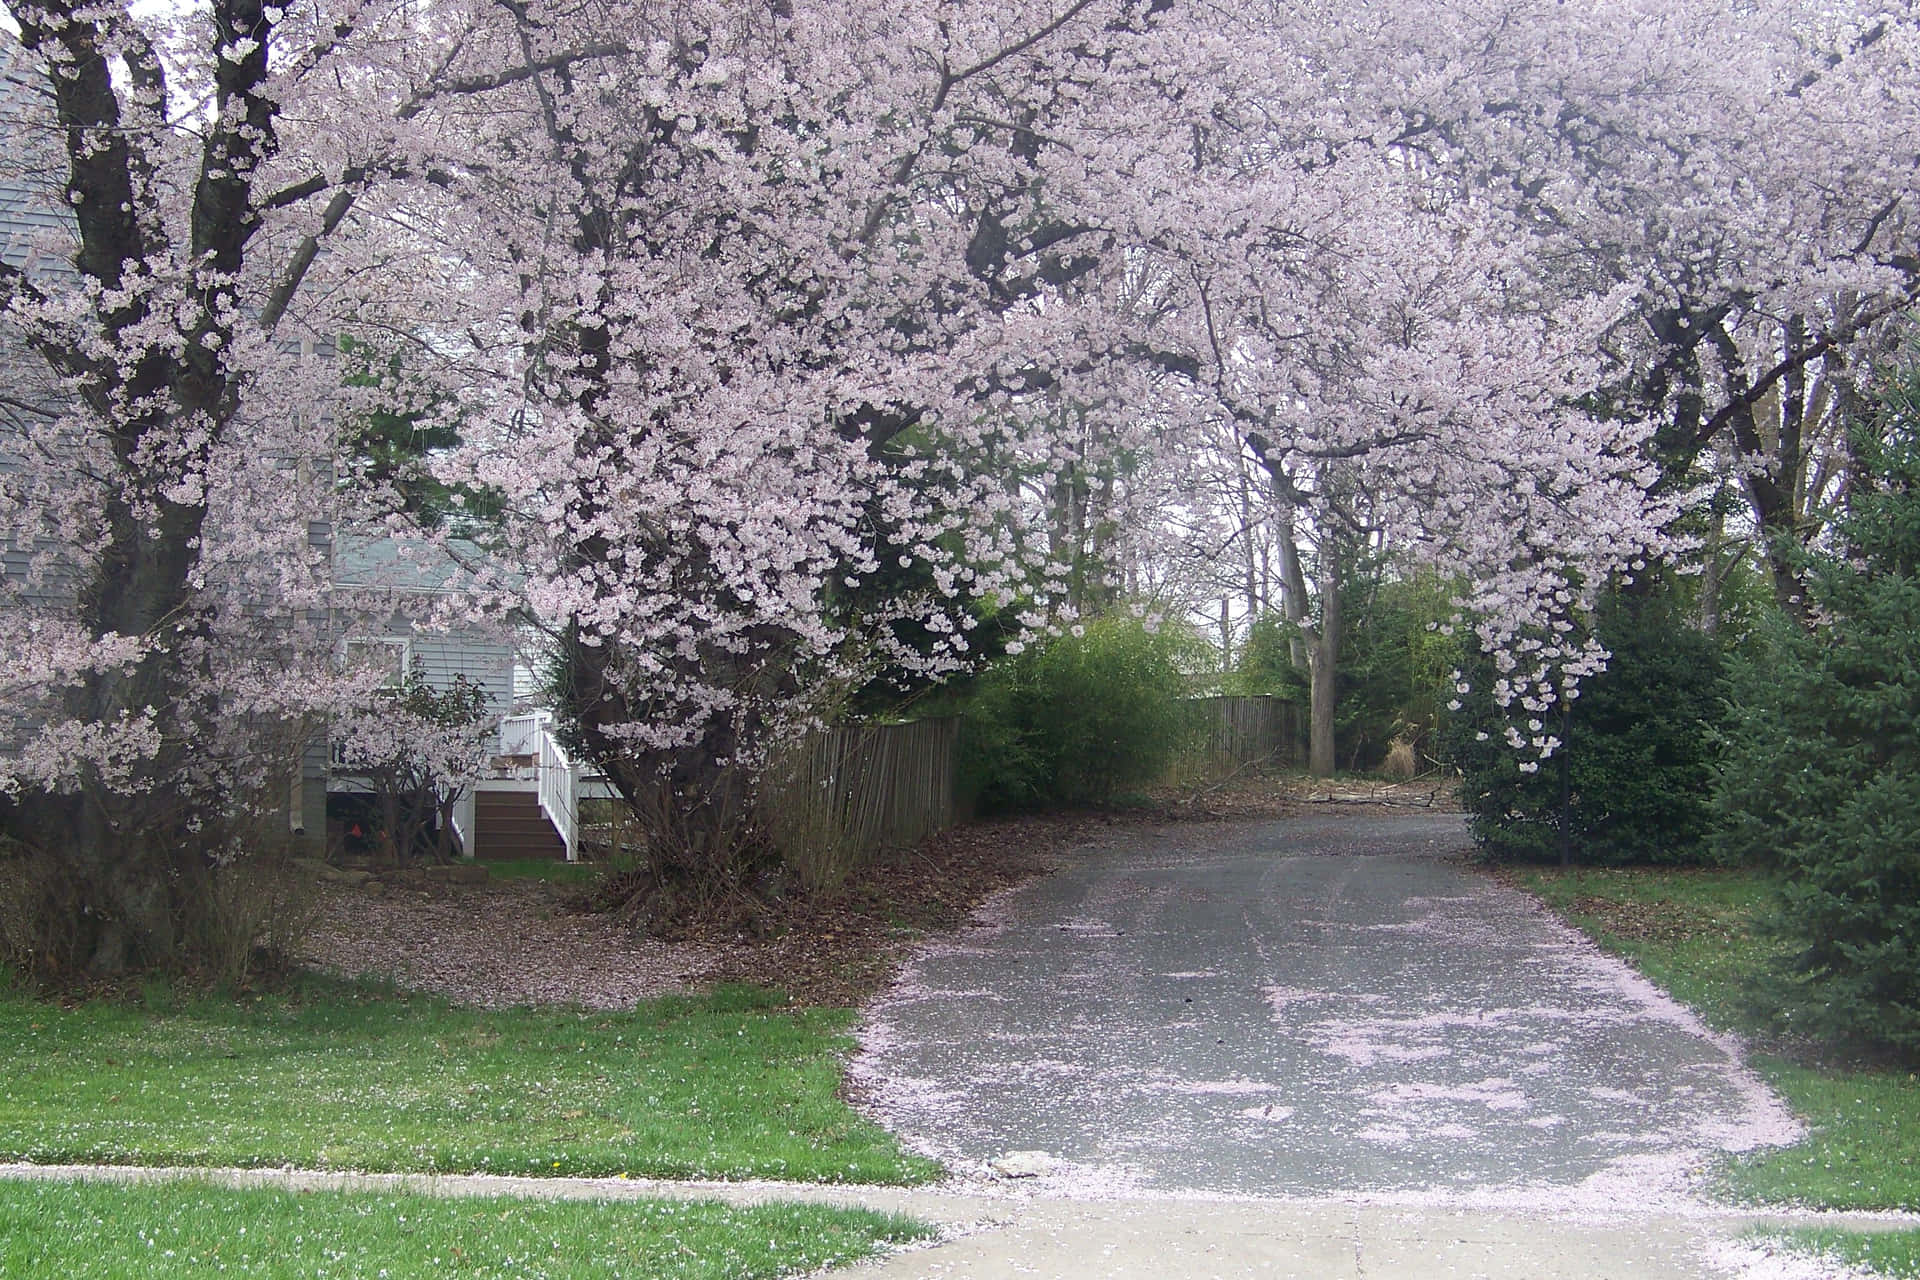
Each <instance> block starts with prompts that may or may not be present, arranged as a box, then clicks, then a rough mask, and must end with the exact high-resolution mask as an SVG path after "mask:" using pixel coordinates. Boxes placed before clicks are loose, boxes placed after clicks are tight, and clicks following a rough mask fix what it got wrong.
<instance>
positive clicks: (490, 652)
mask: <svg viewBox="0 0 1920 1280" xmlns="http://www.w3.org/2000/svg"><path fill="white" fill-rule="evenodd" d="M50 113H51V106H50V101H49V97H48V94H47V91H46V89H45V82H44V79H43V78H41V77H40V76H39V75H38V73H37V71H36V70H35V69H34V68H33V66H32V65H31V63H30V61H29V60H28V58H27V56H26V55H25V54H24V53H23V52H22V51H21V50H20V48H19V46H18V44H17V43H16V42H15V41H14V40H13V38H12V37H11V36H9V35H8V34H7V33H5V32H4V31H0V152H4V155H0V259H4V260H5V261H6V262H7V263H8V264H9V265H11V266H14V267H17V268H19V269H21V270H23V271H25V272H27V273H28V275H29V276H30V277H31V278H33V279H35V280H37V281H39V282H41V283H42V284H44V285H47V286H51V287H59V286H62V285H68V284H72V283H75V282H77V280H78V272H77V270H76V269H75V267H74V265H73V261H72V259H73V251H74V248H75V247H76V242H75V231H74V228H73V224H72V221H71V219H70V218H69V217H68V215H67V213H66V211H65V209H64V207H63V206H62V205H61V203H60V199H59V196H60V191H59V185H58V183H57V182H56V181H50V180H49V179H48V177H47V175H48V174H49V173H50V172H55V171H56V170H54V169H51V168H49V167H48V163H49V162H53V163H57V157H55V156H48V157H44V158H43V161H42V163H41V164H39V165H36V164H34V163H31V156H30V153H31V149H32V148H33V147H34V146H36V145H38V146H44V145H45V143H46V141H47V140H48V139H49V138H51V137H54V136H57V135H54V134H53V133H52V130H51V128H50V127H49V122H50V120H51V114H50ZM312 348H313V344H312V343H311V342H309V343H308V344H307V349H308V351H309V353H312ZM318 354H319V355H320V356H322V357H324V356H325V355H326V354H328V353H327V352H325V351H324V350H323V351H322V352H320V353H318ZM0 367H4V369H5V377H4V379H0V468H7V467H9V466H17V465H19V455H18V451H17V450H18V442H20V441H21V440H22V438H23V434H22V433H23V428H24V427H25V426H26V424H28V423H29V422H30V421H31V420H33V419H34V418H36V417H38V418H42V419H44V418H48V417H51V416H57V414H58V412H59V410H60V403H61V402H60V398H59V393H58V391H57V390H56V389H55V388H54V383H53V379H52V378H51V377H50V376H49V374H48V372H47V370H46V368H45V366H44V364H43V363H42V362H41V360H40V358H39V357H38V356H37V355H35V354H34V353H32V352H31V351H29V350H27V349H26V348H25V346H24V345H23V344H22V343H21V342H20V341H19V340H18V339H17V338H16V337H15V336H13V335H11V334H10V333H8V332H7V331H5V330H4V329H0ZM308 537H309V539H310V540H311V541H312V543H313V545H314V546H315V548H316V549H324V550H325V551H326V552H327V563H328V564H329V566H330V573H331V596H332V597H333V598H334V599H335V600H337V601H339V602H341V607H338V608H334V607H330V608H329V617H328V626H329V628H330V631H331V633H332V635H333V643H334V644H335V646H336V647H337V650H338V653H339V657H340V659H341V661H343V662H345V661H349V660H365V659H367V658H368V657H369V656H375V657H377V658H378V660H382V661H386V662H389V663H391V664H392V665H393V667H394V669H395V671H396V673H398V672H411V673H413V674H414V675H415V676H417V677H418V678H419V679H421V680H423V681H424V682H425V683H427V684H428V685H430V686H432V687H434V688H437V689H446V688H449V687H451V686H452V684H453V683H454V681H455V679H456V678H458V677H465V678H466V679H467V680H469V681H471V682H473V683H474V684H476V685H478V686H479V687H480V688H481V689H482V690H483V691H484V693H485V695H486V699H487V705H488V709H489V711H490V713H492V715H493V716H495V717H496V718H497V722H498V730H497V732H498V735H499V736H498V738H497V739H496V740H495V741H494V742H493V743H492V744H491V745H492V746H493V747H494V750H493V751H492V752H491V753H490V754H491V760H490V762H489V766H488V768H487V769H486V771H485V775H484V776H483V777H482V778H481V779H480V780H479V781H478V782H477V783H476V784H475V785H474V787H473V788H472V790H471V791H470V792H469V793H468V794H467V796H466V797H465V798H464V800H463V801H462V803H461V804H460V806H459V810H458V813H457V816H456V819H455V827H456V832H457V835H458V838H459V842H460V846H461V848H462V849H463V850H464V851H465V852H466V854H467V856H469V857H479V858H485V859H499V858H525V857H540V858H569V859H571V858H577V857H578V856H579V841H578V836H577V831H578V820H577V814H578V796H579V794H580V791H581V789H582V786H583V778H582V771H581V770H580V769H578V768H576V767H575V766H574V765H573V764H572V762H571V761H570V760H569V759H568V758H567V756H566V753H565V751H564V750H563V749H562V748H561V746H560V745H559V743H558V742H557V741H556V740H555V739H554V737H553V734H552V733H551V727H552V722H551V717H550V716H548V715H546V714H545V713H543V712H537V711H534V712H523V713H521V714H515V707H514V681H515V672H516V661H515V652H514V648H513V646H512V645H511V644H508V643H504V642H502V641H501V640H500V639H498V638H497V636H494V635H483V634H480V633H477V632H476V633H472V634H466V633H462V632H460V631H458V630H452V631H449V630H445V629H439V628H429V627H426V626H423V625H421V623H422V621H423V620H425V619H426V618H428V617H429V616H430V615H431V614H432V613H433V611H434V607H435V605H436V604H437V603H439V601H440V599H441V597H443V596H444V595H445V594H446V593H447V591H448V590H449V589H450V587H449V584H450V582H451V581H452V580H453V577H454V570H455V568H456V566H455V565H454V564H453V563H452V561H451V560H449V559H448V558H446V557H444V556H437V555H436V554H434V553H433V552H432V551H431V550H430V549H429V548H428V547H427V545H426V544H425V543H424V542H423V543H417V544H414V543H408V542H406V541H403V540H399V539H395V538H392V537H389V536H385V535H383V534H359V533H356V532H354V531H353V530H350V529H336V528H334V527H333V526H332V525H330V524H326V523H316V524H314V525H312V526H310V528H309V530H308ZM48 551H53V552H56V553H57V551H58V548H57V547H47V546H40V547H37V548H34V547H26V546H22V545H20V541H19V538H18V536H17V534H16V533H15V531H10V530H7V529H4V528H0V570H3V571H4V578H5V584H6V590H5V591H3V592H0V608H6V607H42V608H57V607H59V606H60V604H61V603H63V601H64V600H69V599H71V586H70V582H69V580H67V579H65V578H64V577H63V575H61V574H60V573H58V572H57V570H56V571H55V572H53V573H48V572H47V571H46V565H45V563H44V562H45V561H46V559H47V558H48V557H47V556H46V554H45V553H46V552H48ZM36 559H37V560H40V561H41V562H42V564H41V571H40V573H39V575H38V577H37V578H34V579H32V580H29V575H28V565H29V563H30V562H31V561H33V560H36ZM53 559H54V560H55V561H56V562H57V560H58V556H57V554H56V555H55V556H54V557H53ZM370 600H371V601H373V602H375V607H374V608H372V609H371V610H370V609H369V608H368V603H369V601H370ZM348 601H351V605H350V607H349V606H348V605H347V604H346V602H348ZM370 618H371V619H375V621H369V619H370ZM30 729H31V726H22V725H14V726H12V728H11V730H8V729H7V728H6V727H5V726H0V751H6V750H10V749H11V750H17V749H18V743H19V741H20V738H21V735H22V734H23V733H24V732H26V731H30ZM334 754H335V753H334V751H333V749H332V747H331V745H330V743H329V741H328V740H327V739H326V738H325V737H324V736H322V737H319V738H316V739H315V740H314V741H312V742H310V743H309V744H308V745H307V747H306V749H305V751H304V753H303V754H302V755H301V758H300V759H299V760H298V761H292V760H290V761H288V762H287V772H286V777H287V778H288V782H289V785H288V788H287V803H286V818H287V823H288V826H289V828H290V830H291V831H292V833H293V834H294V835H295V837H296V838H298V839H300V840H303V841H306V842H308V843H309V844H310V845H311V846H312V847H313V848H314V849H315V850H316V851H317V850H320V849H323V848H325V847H327V844H328V842H329V839H330V837H331V840H332V842H333V844H334V847H336V848H337V847H338V842H339V841H340V839H341V837H342V836H343V835H344V834H345V828H346V827H347V826H348V825H349V824H350V822H351V821H352V815H353V813H354V801H353V800H352V799H351V797H353V796H354V795H355V794H356V793H358V794H364V793H365V792H366V790H367V782H366V780H365V779H364V778H363V777H358V776H356V775H354V774H353V773H352V772H351V771H350V770H347V769H345V768H343V767H340V766H339V765H337V764H336V763H335V760H334ZM586 785H591V783H587V784H586ZM330 812H331V813H332V815H333V821H332V822H331V823H329V821H328V815H329V813H330Z"/></svg>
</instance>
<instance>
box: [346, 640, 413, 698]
mask: <svg viewBox="0 0 1920 1280" xmlns="http://www.w3.org/2000/svg"><path fill="white" fill-rule="evenodd" d="M409 656H410V654H409V645H408V643H407V638H406V637H405V636H366V637H359V638H355V639H352V640H348V641H346V642H345V645H344V651H343V657H344V659H345V665H346V669H347V670H348V671H351V672H358V671H378V672H379V673H380V687H381V688H383V689H398V688H400V687H401V686H402V685H404V684H405V683H406V682H407V659H408V657H409Z"/></svg>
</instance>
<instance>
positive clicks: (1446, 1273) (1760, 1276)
mask: <svg viewBox="0 0 1920 1280" xmlns="http://www.w3.org/2000/svg"><path fill="white" fill-rule="evenodd" d="M0 1178H16V1179H42V1180H48V1181H65V1180H76V1179H91V1180H98V1181H111V1182H119V1183H142V1182H154V1181H161V1180H166V1179H180V1178H191V1179H197V1180H201V1181H206V1182H211V1183H214V1184H217V1185H222V1186H231V1187H242V1188H244V1187H270V1188H283V1189H288V1190H296V1191H326V1190H334V1191H373V1192H386V1193H392V1194H414V1195H440V1196H508V1197H522V1198H526V1199H570V1200H576V1199H577V1200H606V1201H616V1202H617V1201H621V1200H641V1199H666V1198H671V1199H697V1200H719V1201H724V1202H727V1203H730V1204H767V1203H774V1202H781V1201H804V1202H808V1203H815V1204H833V1205H841V1206H846V1207H849V1208H866V1209H876V1210H881V1211H883V1212H890V1213H902V1214H906V1215H908V1216H910V1217H913V1218H917V1219H919V1220H921V1221H923V1222H928V1223H931V1224H934V1225H936V1226H939V1227H940V1228H942V1230H943V1234H942V1237H941V1239H940V1240H938V1241H937V1242H935V1243H934V1244H932V1245H929V1246H927V1247H925V1248H917V1249H911V1250H908V1251H906V1252H904V1253H897V1254H893V1255H890V1256H888V1257H884V1258H880V1259H876V1260H874V1261H872V1262H867V1263H862V1264H860V1265H858V1266H854V1267H850V1268H846V1269H844V1270H841V1271H837V1272H834V1273H833V1275H834V1276H835V1277H836V1278H844V1280H909V1278H911V1280H960V1278H963V1277H964V1278H968V1280H999V1278H1002V1277H1017V1276H1037V1277H1045V1278H1047V1280H1189V1278H1191V1280H1211V1278H1214V1277H1218V1278H1221V1280H1230V1278H1238V1277H1260V1278H1262V1280H1286V1278H1287V1277H1294V1278H1296V1280H1357V1278H1360V1277H1365V1278H1367V1280H1380V1278H1382V1277H1391V1278H1393V1280H1730V1278H1738V1280H1829V1278H1830V1277H1833V1276H1834V1273H1833V1272H1831V1271H1829V1270H1822V1269H1820V1268H1819V1267H1816V1266H1808V1265H1805V1264H1800V1263H1796V1262H1793V1261H1791V1260H1785V1259H1773V1258H1769V1257H1767V1256H1766V1255H1765V1254H1764V1252H1763V1251H1761V1250H1759V1249H1756V1248H1754V1247H1752V1246H1751V1244H1748V1245H1746V1246H1744V1247H1743V1246H1742V1245H1741V1243H1740V1242H1741V1238H1742V1237H1743V1236H1745V1235H1747V1233H1749V1232H1750V1231H1752V1230H1753V1229H1754V1228H1756V1227H1785V1226H1813V1225H1821V1226H1836V1227H1848V1228H1853V1229H1859V1230H1886V1229H1891V1228H1897V1227H1909V1228H1911V1227H1916V1226H1920V1217H1915V1216H1912V1215H1900V1214H1825V1213H1818V1214H1817V1213H1791V1212H1787V1213H1783V1212H1777V1211H1757V1210H1756V1211H1746V1210H1736V1209H1727V1208H1721V1207H1718V1206H1712V1205H1705V1204H1691V1205H1676V1206H1673V1207H1671V1208H1668V1209H1663V1210H1660V1211H1657V1212H1627V1211H1621V1212H1604V1211H1589V1212H1581V1213H1560V1212H1554V1211H1551V1210H1549V1209H1547V1208H1543V1207H1537V1206H1535V1207H1525V1206H1521V1207H1498V1206H1494V1205H1490V1204H1451V1205H1449V1204H1444V1203H1441V1204H1424V1203H1417V1202H1414V1201H1411V1200H1409V1201H1407V1202H1404V1203H1399V1204H1396V1203H1391V1202H1386V1201H1374V1202H1369V1201H1362V1200H1354V1199H1341V1198H1326V1199H1317V1200H1316V1199H1245V1198H1242V1199H1232V1198H1207V1199H1196V1198H1190V1197H1180V1196H1173V1195H1167V1196H1150V1195H1149V1196H1136V1197H1127V1198H1116V1199H1090V1198H1067V1197H1061V1196H1055V1195H1047V1194H1034V1193H1033V1192H1032V1191H1030V1190H1029V1188H1028V1184H1024V1183H1017V1182H1015V1183H999V1184H994V1183H985V1182H975V1183H966V1182H958V1183H949V1184H943V1185H941V1186H938V1187H930V1188H911V1187H881V1186H852V1185H818V1184H808V1183H785V1182H661V1181H654V1180H651V1179H642V1178H632V1179H629V1178H526V1177H506V1176H499V1175H487V1174H369V1173H347V1172H331V1171H313V1170H300V1169H190V1168H139V1167H129V1166H96V1165H29V1164H0ZM1547 1203H1550V1201H1549V1202H1547Z"/></svg>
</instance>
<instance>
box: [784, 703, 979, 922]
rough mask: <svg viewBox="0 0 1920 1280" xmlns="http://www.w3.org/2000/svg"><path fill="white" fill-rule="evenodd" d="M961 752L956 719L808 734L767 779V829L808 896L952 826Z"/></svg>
mask: <svg viewBox="0 0 1920 1280" xmlns="http://www.w3.org/2000/svg"><path fill="white" fill-rule="evenodd" d="M959 745H960V719H959V717H958V716H950V717H946V718H944V719H938V720H918V721H915V722H914V723H912V724H884V725H850V726H843V727H839V728H834V729H826V730H822V731H819V732H816V733H812V734H809V735H808V736H807V737H806V738H805V739H804V740H803V741H802V742H801V743H800V744H799V745H798V746H796V747H794V748H793V749H792V750H790V751H788V752H787V753H786V754H785V755H784V756H782V757H781V758H780V759H778V760H776V761H774V763H773V767H772V768H771V769H769V770H768V773H767V776H766V779H765V782H764V784H763V787H762V799H761V813H760V817H761V821H762V822H763V823H764V824H765V827H766V829H767V832H768V834H769V835H770V836H772V837H773V840H774V842H775V843H776V844H777V845H778V846H779V847H780V850H781V852H782V853H784V854H785V855H786V859H787V863H788V865H789V866H791V867H793V868H794V870H795V871H796V872H797V873H798V874H799V876H800V878H801V880H802V881H804V882H805V883H806V884H807V885H808V886H809V887H818V886H820V885H830V884H833V883H836V882H837V881H839V880H841V879H842V878H844V877H845V876H846V874H847V873H848V872H849V871H851V870H853V868H854V867H856V866H858V865H860V864H861V863H862V862H864V861H866V860H867V859H869V858H871V857H873V855H874V854H876V853H878V852H880V851H881V850H883V849H893V848H900V847H903V846H906V845H910V844H913V843H915V842H916V841H919V840H921V839H923V838H924V837H926V836H928V835H931V834H932V833H933V832H935V831H938V830H940V829H941V828H943V827H948V826H951V825H952V824H953V821H954V782H955V770H956V766H957V763H958V752H959Z"/></svg>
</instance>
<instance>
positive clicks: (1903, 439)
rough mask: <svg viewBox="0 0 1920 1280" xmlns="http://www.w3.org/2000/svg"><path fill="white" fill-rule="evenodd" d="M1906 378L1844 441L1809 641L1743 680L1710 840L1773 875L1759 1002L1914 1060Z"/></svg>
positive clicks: (1917, 617)
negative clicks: (1872, 418)
mask: <svg viewBox="0 0 1920 1280" xmlns="http://www.w3.org/2000/svg"><path fill="white" fill-rule="evenodd" d="M1917 396H1920V380H1916V381H1910V382H1909V384H1908V385H1907V386H1906V387H1904V388H1903V389H1901V390H1899V391H1898V392H1896V393H1895V394H1894V395H1892V396H1891V397H1889V399H1888V401H1887V404H1886V409H1885V413H1884V416H1883V418H1882V420H1881V421H1880V422H1879V423H1877V424H1874V425H1875V426H1877V428H1878V430H1861V431H1858V432H1856V433H1855V437H1854V440H1853V445H1852V448H1853V453H1854V465H1855V476H1854V480H1853V487H1852V491H1851V496H1850V498H1849V501H1848V508H1847V511H1846V514H1845V515H1844V517H1843V518H1842V520H1841V522H1840V525H1839V530H1838V533H1839V544H1838V546H1837V547H1836V549H1835V551H1834V552H1833V553H1832V554H1830V555H1825V556H1811V557H1808V561H1807V573H1806V579H1805V580H1806V581H1807V583H1808V591H1809V602H1810V604H1811V606H1812V608H1811V610H1810V614H1811V616H1812V617H1813V618H1814V619H1815V625H1814V626H1813V628H1812V629H1811V630H1807V629H1803V628H1800V627H1796V626H1794V625H1792V624H1791V623H1789V622H1787V621H1785V620H1781V621H1779V622H1777V623H1776V624H1775V625H1774V626H1772V627H1771V628H1770V629H1769V630H1768V631H1767V632H1766V634H1765V636H1764V642H1763V644H1762V646H1761V649H1760V653H1759V656H1758V657H1757V658H1756V659H1755V660H1754V661H1753V662H1752V663H1750V664H1749V665H1748V666H1747V667H1746V669H1745V670H1744V672H1743V679H1742V681H1741V695H1742V696H1741V698H1740V701H1739V705H1738V708H1737V719H1736V722H1735V727H1734V732H1733V735H1732V749H1731V750H1730V752H1729V756H1728V760H1727V764H1726V768H1725V770H1724V772H1723V774H1722V776H1721V779H1720V784H1719V790H1718V804H1719V808H1720V811H1721V815H1722V826H1721V830H1720V831H1719V833H1718V835H1717V838H1716V843H1717V845H1718V847H1719V849H1720V850H1721V852H1722V853H1723V854H1724V855H1725V856H1727V857H1730V858H1741V859H1745V860H1749V861H1759V862H1774V863H1777V864H1778V865H1779V866H1780V867H1781V869H1782V870H1783V871H1784V872H1785V875H1784V877H1783V881H1782V890H1781V896H1780V900H1779V903H1778V909H1777V912H1776V915H1775V917H1774V921H1773V923H1774V926H1775V929H1776V931H1777V933H1778V935H1779V936H1780V938H1781V939H1782V940H1783V941H1784V942H1785V944H1786V950H1785V954H1784V956H1783V959H1782V961H1781V964H1780V967H1779V969H1778V971H1777V972H1776V973H1775V974H1774V975H1773V977H1774V981H1773V982H1772V983H1771V984H1770V986H1769V992H1770V995H1771V998H1772V1000H1773V1002H1774V1003H1775V1005H1776V1006H1777V1007H1778V1009H1779V1010H1780V1012H1781V1013H1782V1014H1783V1015H1784V1016H1785V1018H1786V1020H1787V1021H1788V1022H1789V1024H1790V1025H1793V1026H1795V1027H1797V1028H1798V1029H1800V1030H1802V1031H1804V1032H1806V1033H1808V1034H1811V1035H1814V1036H1817V1037H1819V1038H1822V1039H1826V1040H1833V1041H1845V1042H1852V1043H1855V1044H1862V1045H1867V1046H1872V1047H1876V1048H1881V1049H1894V1050H1898V1051H1902V1052H1905V1053H1908V1054H1913V1053H1916V1052H1920V951H1917V950H1916V949H1917V948H1920V581H1916V577H1915V568H1916V565H1920V411H1917V408H1920V407H1917V404H1916V397H1917Z"/></svg>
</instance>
